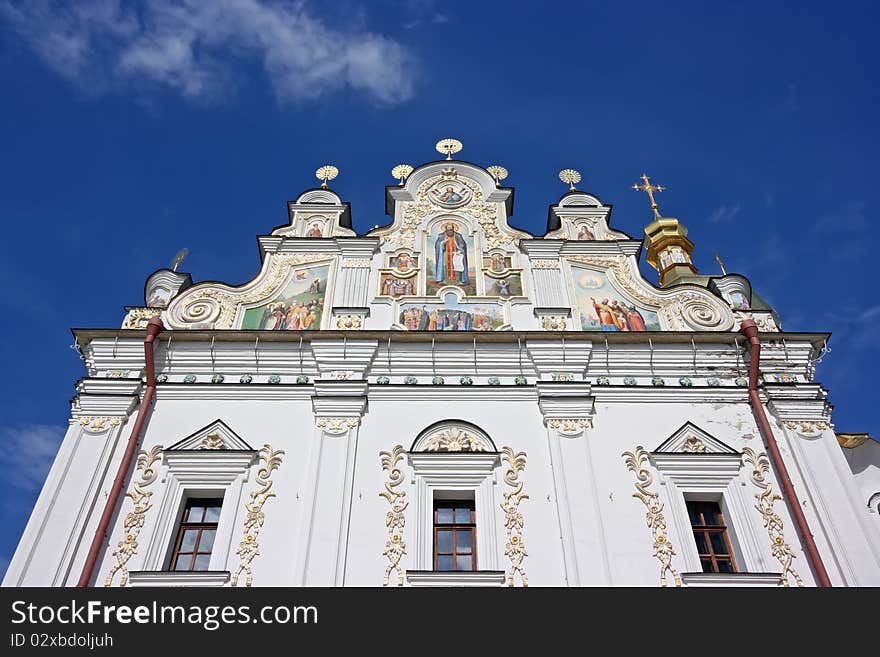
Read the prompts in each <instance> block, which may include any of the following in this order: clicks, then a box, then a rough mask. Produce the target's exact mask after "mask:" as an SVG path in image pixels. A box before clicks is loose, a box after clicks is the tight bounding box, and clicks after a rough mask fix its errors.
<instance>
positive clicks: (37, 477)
mask: <svg viewBox="0 0 880 657" xmlns="http://www.w3.org/2000/svg"><path fill="white" fill-rule="evenodd" d="M63 437H64V428H63V427H59V426H55V425H52V424H26V425H21V426H17V427H4V428H3V429H0V440H2V441H3V449H2V450H0V474H2V476H3V479H4V480H5V481H6V482H7V483H8V484H11V485H12V486H15V487H16V488H20V489H23V490H28V491H37V490H39V489H40V487H41V486H42V485H43V481H44V480H45V478H46V473H47V472H48V471H49V467H50V466H51V465H52V461H54V460H55V454H56V452H57V451H58V446H59V445H60V444H61V439H62V438H63Z"/></svg>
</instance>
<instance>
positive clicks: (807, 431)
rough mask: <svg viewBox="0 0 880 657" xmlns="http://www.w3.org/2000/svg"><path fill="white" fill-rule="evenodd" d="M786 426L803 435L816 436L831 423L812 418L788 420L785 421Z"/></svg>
mask: <svg viewBox="0 0 880 657" xmlns="http://www.w3.org/2000/svg"><path fill="white" fill-rule="evenodd" d="M785 426H786V427H787V428H789V429H791V430H793V431H797V432H798V433H799V434H801V435H803V436H816V435H819V434H820V433H822V432H823V431H825V429H827V428H828V427H829V424H828V423H827V422H821V421H819V422H815V421H811V420H793V421H792V420H788V421H786V422H785Z"/></svg>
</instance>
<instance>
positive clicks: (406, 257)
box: [388, 251, 419, 272]
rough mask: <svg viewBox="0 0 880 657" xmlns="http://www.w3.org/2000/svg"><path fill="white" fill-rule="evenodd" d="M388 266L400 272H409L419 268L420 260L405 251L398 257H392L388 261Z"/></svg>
mask: <svg viewBox="0 0 880 657" xmlns="http://www.w3.org/2000/svg"><path fill="white" fill-rule="evenodd" d="M388 266H389V267H393V268H394V269H396V270H397V271H400V272H405V271H409V270H410V269H415V268H417V267H418V266H419V258H418V256H413V255H410V254H409V253H406V252H405V251H404V252H403V253H400V254H398V255H396V256H391V257H390V258H389V259H388Z"/></svg>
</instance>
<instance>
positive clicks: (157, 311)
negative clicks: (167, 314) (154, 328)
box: [122, 308, 162, 329]
mask: <svg viewBox="0 0 880 657" xmlns="http://www.w3.org/2000/svg"><path fill="white" fill-rule="evenodd" d="M161 316H162V309H161V308H132V309H131V310H129V311H128V313H127V314H126V315H125V320H124V321H123V322H122V328H124V329H145V328H147V323H148V322H149V321H150V320H151V319H153V317H161Z"/></svg>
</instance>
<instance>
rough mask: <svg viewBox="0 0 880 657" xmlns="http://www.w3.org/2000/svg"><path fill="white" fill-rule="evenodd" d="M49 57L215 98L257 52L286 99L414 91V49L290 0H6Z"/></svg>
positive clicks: (104, 77)
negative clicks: (331, 20) (342, 91)
mask: <svg viewBox="0 0 880 657" xmlns="http://www.w3.org/2000/svg"><path fill="white" fill-rule="evenodd" d="M0 17H2V18H5V19H6V21H7V22H8V23H9V24H10V25H11V26H12V27H13V28H14V30H15V31H16V32H17V33H18V34H19V35H20V36H21V37H22V38H23V39H24V41H25V42H26V43H27V44H29V46H30V47H31V48H32V49H33V50H34V51H35V52H36V53H37V54H38V55H39V56H40V57H41V58H42V59H43V60H44V61H45V62H46V64H47V65H48V66H49V67H51V68H52V69H53V70H55V71H56V72H57V73H58V74H60V75H62V76H63V77H65V78H66V79H68V80H70V81H72V82H74V83H76V84H78V85H79V86H81V87H83V88H86V89H87V90H91V91H102V90H104V89H105V88H106V86H108V84H109V85H110V86H123V87H125V88H129V87H130V85H132V84H136V85H138V88H142V87H143V85H144V83H149V84H151V85H154V86H159V87H166V88H170V89H172V90H174V91H176V92H178V93H180V94H181V95H182V96H184V97H185V98H189V99H197V100H203V101H204V100H207V101H215V100H219V99H220V98H221V97H225V95H227V94H228V93H229V91H230V90H231V89H232V88H233V86H234V81H235V78H236V76H237V75H238V72H237V71H236V68H237V67H240V66H241V65H242V64H244V63H247V62H248V61H249V60H256V61H258V62H259V63H260V65H261V66H262V69H263V71H264V72H265V74H266V77H267V79H268V80H269V82H270V84H271V86H272V89H273V91H274V93H275V96H276V97H277V98H278V100H279V101H280V102H282V103H292V102H301V101H308V100H314V99H316V98H319V97H321V96H323V95H325V94H327V93H330V92H333V91H336V90H340V89H344V88H348V89H352V90H355V91H357V92H360V93H363V94H364V95H365V96H367V97H369V98H370V99H371V100H373V101H375V102H378V103H380V104H396V103H400V102H403V101H406V100H408V99H409V98H411V97H412V96H413V93H414V81H415V80H414V78H415V74H414V72H413V71H414V66H413V57H412V55H411V53H409V52H408V50H407V49H406V48H405V47H404V46H403V45H401V44H400V43H398V42H397V41H395V40H393V39H390V38H388V37H386V36H383V35H381V34H378V33H376V32H372V31H370V30H368V29H367V28H365V27H363V26H357V27H352V28H350V29H345V28H341V27H337V26H336V25H329V24H328V23H326V22H325V21H323V20H322V19H321V18H320V17H318V16H316V15H315V14H314V12H313V11H312V10H311V9H310V8H309V7H308V6H307V5H306V4H305V3H304V2H293V1H290V0H211V1H210V2H204V1H203V0H146V1H145V2H143V3H141V4H138V5H134V4H133V3H129V2H124V1H123V0H82V1H80V2H77V3H63V2H55V1H53V0H26V1H25V2H13V1H12V0H0Z"/></svg>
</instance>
